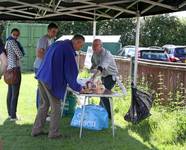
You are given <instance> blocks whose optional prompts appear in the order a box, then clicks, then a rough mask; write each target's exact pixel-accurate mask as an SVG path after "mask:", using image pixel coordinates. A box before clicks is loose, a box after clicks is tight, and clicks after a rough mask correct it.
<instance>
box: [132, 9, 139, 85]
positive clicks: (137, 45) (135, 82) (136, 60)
mask: <svg viewBox="0 0 186 150" xmlns="http://www.w3.org/2000/svg"><path fill="white" fill-rule="evenodd" d="M136 19H137V25H136V42H135V62H134V79H133V82H134V86H135V87H136V84H137V70H138V48H139V35H140V15H139V12H138V13H137V18H136Z"/></svg>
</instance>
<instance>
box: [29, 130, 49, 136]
mask: <svg viewBox="0 0 186 150" xmlns="http://www.w3.org/2000/svg"><path fill="white" fill-rule="evenodd" d="M40 135H48V132H43V131H42V132H40V133H36V134H34V133H31V136H33V137H37V136H40Z"/></svg>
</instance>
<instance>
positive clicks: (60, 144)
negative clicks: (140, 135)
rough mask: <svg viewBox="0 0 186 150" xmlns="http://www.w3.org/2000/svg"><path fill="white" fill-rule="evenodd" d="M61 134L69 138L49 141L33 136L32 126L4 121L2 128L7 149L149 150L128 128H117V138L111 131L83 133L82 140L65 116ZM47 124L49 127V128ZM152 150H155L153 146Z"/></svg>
mask: <svg viewBox="0 0 186 150" xmlns="http://www.w3.org/2000/svg"><path fill="white" fill-rule="evenodd" d="M60 126H61V133H62V134H64V135H66V136H65V137H66V138H63V139H58V140H50V139H48V137H47V136H46V135H44V136H39V137H31V136H30V132H31V128H32V124H26V123H25V124H19V122H15V123H14V122H10V121H9V120H5V121H4V123H3V124H2V125H0V139H1V140H2V141H3V147H4V149H5V150H51V149H53V150H61V149H62V150H79V149H81V150H88V149H89V150H106V149H107V150H135V149H136V150H150V149H152V147H149V146H147V145H145V144H143V143H142V142H140V141H138V140H137V139H135V138H134V137H132V136H131V135H129V133H128V129H127V128H121V127H118V126H116V136H115V137H114V138H113V137H112V130H111V128H109V129H106V130H103V131H90V130H83V137H82V139H80V138H79V128H73V127H70V118H67V117H64V118H63V119H62V120H61V122H60ZM47 128H48V125H47V126H46V129H47ZM153 149H156V148H154V147H153Z"/></svg>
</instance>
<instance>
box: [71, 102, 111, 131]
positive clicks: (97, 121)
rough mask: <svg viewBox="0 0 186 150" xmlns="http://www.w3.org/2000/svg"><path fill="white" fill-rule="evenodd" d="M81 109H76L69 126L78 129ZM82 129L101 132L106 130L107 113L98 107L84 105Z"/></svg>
mask: <svg viewBox="0 0 186 150" xmlns="http://www.w3.org/2000/svg"><path fill="white" fill-rule="evenodd" d="M82 112H83V108H77V109H76V111H75V114H74V116H73V118H72V121H71V126H73V127H80V122H81V114H82ZM83 128H86V129H90V130H102V129H105V128H108V113H107V111H106V110H105V108H103V107H101V106H99V105H86V106H85V114H84V119H83Z"/></svg>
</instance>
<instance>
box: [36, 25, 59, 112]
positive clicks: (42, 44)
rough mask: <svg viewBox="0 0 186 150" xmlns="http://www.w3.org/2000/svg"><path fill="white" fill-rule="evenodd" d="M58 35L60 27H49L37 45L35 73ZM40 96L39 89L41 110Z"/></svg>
mask: <svg viewBox="0 0 186 150" xmlns="http://www.w3.org/2000/svg"><path fill="white" fill-rule="evenodd" d="M57 33H58V26H57V25H56V24H54V23H50V24H49V25H48V33H47V34H46V35H44V36H42V37H41V38H40V39H39V40H38V43H37V47H36V59H35V61H34V71H35V74H37V71H38V69H39V67H40V65H41V63H42V61H43V58H44V55H45V53H46V52H47V49H48V47H49V46H50V45H51V44H53V43H54V42H55V37H56V35H57ZM39 104H40V96H39V91H38V89H37V93H36V107H37V109H38V108H39Z"/></svg>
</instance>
